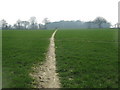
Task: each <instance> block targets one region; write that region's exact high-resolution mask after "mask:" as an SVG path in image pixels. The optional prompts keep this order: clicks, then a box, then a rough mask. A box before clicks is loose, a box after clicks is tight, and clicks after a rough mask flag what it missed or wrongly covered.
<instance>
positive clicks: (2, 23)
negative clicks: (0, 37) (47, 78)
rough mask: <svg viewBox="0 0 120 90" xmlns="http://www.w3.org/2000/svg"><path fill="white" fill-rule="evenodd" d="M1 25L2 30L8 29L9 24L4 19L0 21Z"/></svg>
mask: <svg viewBox="0 0 120 90" xmlns="http://www.w3.org/2000/svg"><path fill="white" fill-rule="evenodd" d="M0 23H1V28H2V29H7V27H8V26H7V24H8V23H7V22H6V20H4V19H3V20H1V21H0Z"/></svg>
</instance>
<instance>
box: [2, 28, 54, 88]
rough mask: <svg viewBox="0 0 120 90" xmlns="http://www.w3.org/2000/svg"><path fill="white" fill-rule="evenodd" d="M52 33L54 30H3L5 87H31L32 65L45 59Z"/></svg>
mask: <svg viewBox="0 0 120 90" xmlns="http://www.w3.org/2000/svg"><path fill="white" fill-rule="evenodd" d="M52 33H53V31H52V30H49V31H45V30H31V31H30V30H29V31H27V30H24V31H23V30H3V32H2V35H3V36H2V44H3V47H2V49H3V50H2V51H3V52H2V56H3V59H2V63H3V64H2V67H3V68H2V69H3V77H2V78H3V82H2V83H3V88H20V87H24V88H28V87H31V82H32V79H31V78H30V76H29V73H30V72H31V67H32V66H33V64H37V63H38V62H41V61H43V60H45V53H46V52H47V48H48V45H49V38H50V37H51V35H52Z"/></svg>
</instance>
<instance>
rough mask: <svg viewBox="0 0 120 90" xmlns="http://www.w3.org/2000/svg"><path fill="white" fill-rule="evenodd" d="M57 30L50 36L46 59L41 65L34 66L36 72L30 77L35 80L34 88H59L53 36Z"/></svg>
mask: <svg viewBox="0 0 120 90" xmlns="http://www.w3.org/2000/svg"><path fill="white" fill-rule="evenodd" d="M56 31H57V30H55V32H54V33H53V34H52V36H51V38H50V44H49V49H48V52H47V55H46V61H45V63H44V64H43V65H42V66H39V67H35V70H37V72H36V73H34V74H32V77H33V78H34V79H35V80H36V82H37V85H36V84H35V85H34V87H35V88H60V82H59V78H58V76H57V73H56V58H55V43H54V36H55V33H56Z"/></svg>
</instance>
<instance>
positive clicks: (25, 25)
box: [21, 21, 29, 29]
mask: <svg viewBox="0 0 120 90" xmlns="http://www.w3.org/2000/svg"><path fill="white" fill-rule="evenodd" d="M21 24H22V26H23V29H27V27H28V25H29V22H28V21H22V22H21Z"/></svg>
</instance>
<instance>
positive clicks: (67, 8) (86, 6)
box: [0, 0, 120, 24]
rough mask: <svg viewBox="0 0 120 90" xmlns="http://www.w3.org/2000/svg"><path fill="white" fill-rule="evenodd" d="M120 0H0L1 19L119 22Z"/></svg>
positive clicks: (12, 20)
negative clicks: (119, 5)
mask: <svg viewBox="0 0 120 90" xmlns="http://www.w3.org/2000/svg"><path fill="white" fill-rule="evenodd" d="M118 1H120V0H0V20H2V19H5V20H7V22H8V23H10V24H13V23H15V22H16V20H18V19H20V20H29V18H30V17H31V16H35V17H36V18H37V22H38V23H41V22H42V20H43V18H46V17H47V18H49V20H50V21H52V22H53V21H59V20H82V21H89V20H94V19H95V18H96V17H97V16H102V17H104V18H106V19H107V20H108V21H109V22H111V23H112V24H115V23H117V22H118Z"/></svg>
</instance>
